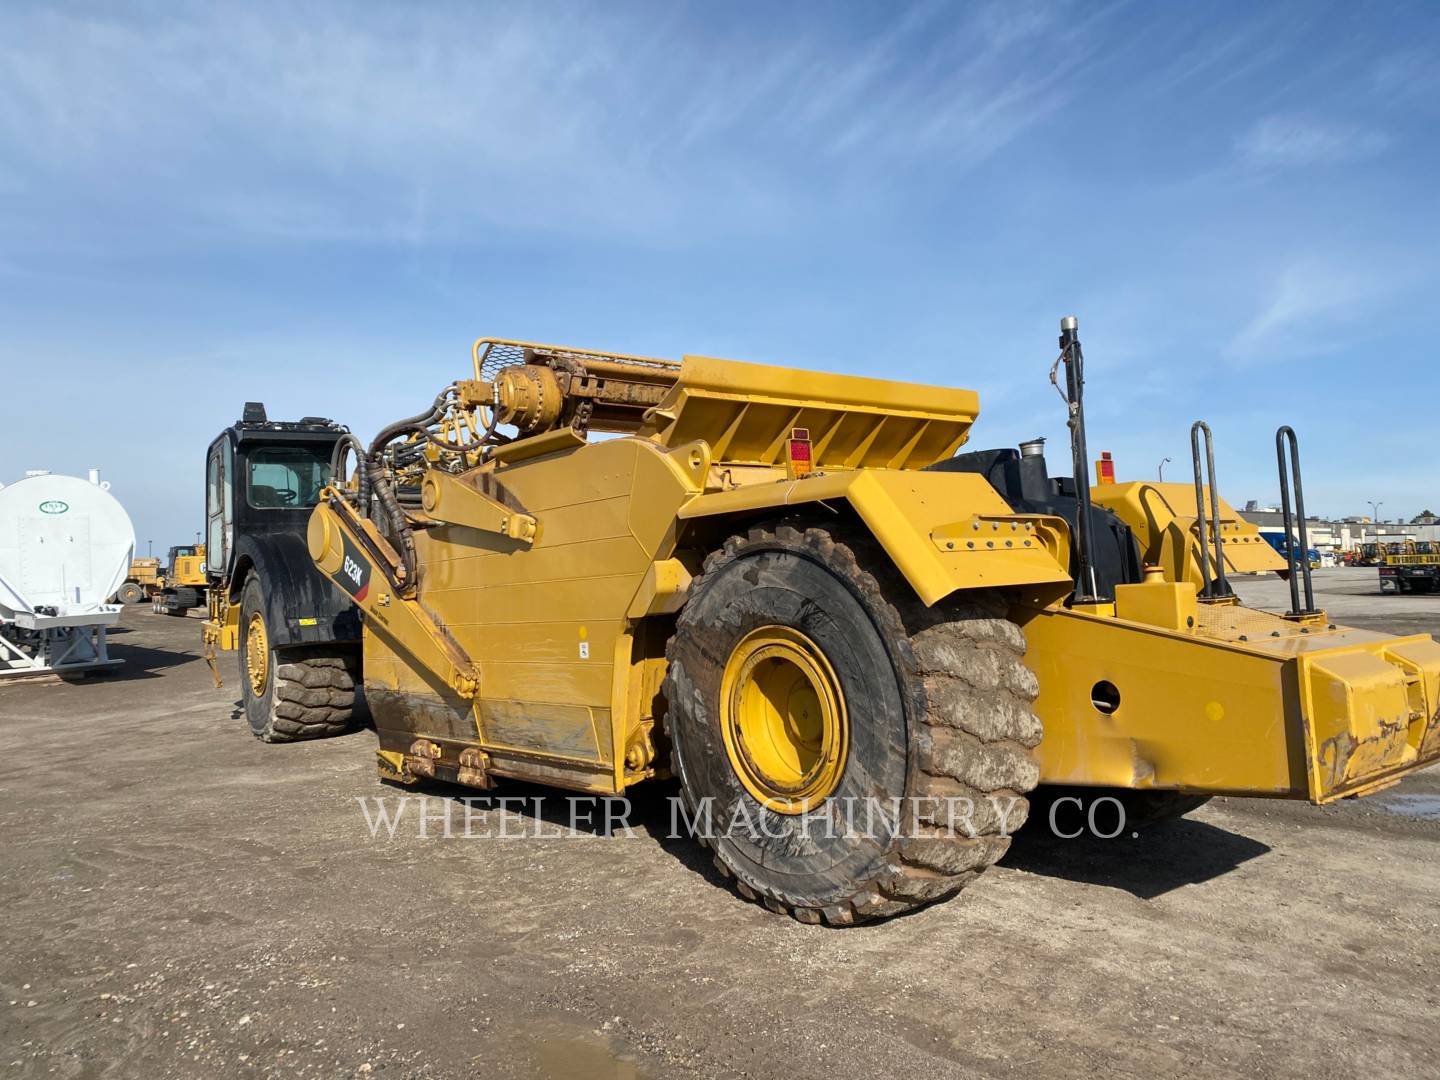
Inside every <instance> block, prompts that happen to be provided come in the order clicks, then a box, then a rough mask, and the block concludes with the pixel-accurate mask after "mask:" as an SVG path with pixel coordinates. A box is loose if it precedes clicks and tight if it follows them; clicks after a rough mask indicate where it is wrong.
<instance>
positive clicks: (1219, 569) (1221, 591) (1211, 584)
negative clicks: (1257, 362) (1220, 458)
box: [1190, 420, 1235, 600]
mask: <svg viewBox="0 0 1440 1080" xmlns="http://www.w3.org/2000/svg"><path fill="white" fill-rule="evenodd" d="M1202 431H1203V432H1204V433H1205V464H1206V467H1207V472H1206V474H1205V475H1206V476H1207V477H1208V479H1209V487H1210V531H1211V532H1213V533H1214V536H1215V577H1214V578H1213V579H1212V578H1211V577H1210V538H1209V537H1208V536H1207V535H1206V522H1205V488H1204V486H1203V485H1202V484H1201V482H1200V478H1201V472H1200V433H1201V432H1202ZM1190 458H1191V462H1192V464H1193V465H1194V467H1195V528H1196V530H1197V531H1198V532H1199V534H1200V579H1201V581H1202V582H1203V585H1202V587H1201V589H1200V596H1201V598H1202V599H1205V600H1219V599H1222V598H1224V597H1227V596H1233V595H1235V594H1234V591H1233V590H1232V589H1231V588H1230V582H1229V581H1228V580H1227V579H1226V577H1225V537H1224V536H1223V535H1221V532H1220V493H1219V491H1218V490H1217V488H1216V485H1215V440H1214V437H1213V436H1212V435H1211V434H1210V425H1209V424H1207V423H1206V422H1205V421H1204V420H1196V421H1195V423H1193V424H1191V425H1190Z"/></svg>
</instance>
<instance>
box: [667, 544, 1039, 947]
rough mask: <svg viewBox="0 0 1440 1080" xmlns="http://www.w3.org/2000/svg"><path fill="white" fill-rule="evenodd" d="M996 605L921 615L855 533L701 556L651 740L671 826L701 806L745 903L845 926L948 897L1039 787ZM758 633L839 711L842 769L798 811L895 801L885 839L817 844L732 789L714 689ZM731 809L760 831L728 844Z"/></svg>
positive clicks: (1018, 671)
mask: <svg viewBox="0 0 1440 1080" xmlns="http://www.w3.org/2000/svg"><path fill="white" fill-rule="evenodd" d="M1008 609H1009V602H1008V600H1007V598H1006V597H1005V596H1003V595H998V594H996V593H974V594H967V595H965V596H964V597H963V598H961V599H956V600H953V601H945V602H942V603H941V604H938V605H936V606H935V607H934V608H926V607H925V606H924V605H923V604H922V603H921V602H920V600H919V599H918V598H917V597H916V596H915V594H914V591H913V590H912V589H911V587H910V586H909V584H908V583H907V582H906V581H905V580H904V579H903V578H902V577H901V576H900V575H899V574H898V572H897V571H896V570H895V569H894V567H893V565H892V564H891V562H890V561H889V559H888V557H887V556H885V554H884V553H883V551H881V550H880V549H879V547H878V545H876V544H875V542H874V541H873V539H871V537H870V536H869V534H868V533H866V532H865V531H864V530H862V529H861V528H859V527H858V526H855V525H840V526H837V525H834V524H830V523H827V524H826V525H824V526H820V525H816V524H815V523H813V522H803V521H788V522H781V523H775V524H770V525H765V526H759V527H756V528H753V529H751V530H750V531H749V533H748V534H747V535H745V536H735V537H731V538H730V539H729V540H727V541H726V542H725V544H724V547H723V549H722V550H719V551H716V552H714V553H713V554H711V555H710V557H709V558H708V559H707V560H706V561H705V565H704V568H703V571H702V574H701V576H700V577H699V579H698V580H697V582H696V584H695V586H694V588H693V590H692V593H691V596H690V599H689V601H688V602H687V604H686V606H685V607H684V609H683V610H682V611H681V613H680V616H679V619H678V622H677V626H676V631H675V634H674V635H673V637H672V638H671V640H670V643H669V646H668V648H667V658H668V661H669V670H668V673H667V676H666V682H665V687H664V696H665V699H666V701H667V710H668V711H667V716H666V727H667V729H668V732H669V736H670V739H671V741H672V746H673V755H672V765H673V768H674V771H675V773H676V775H677V777H678V778H679V780H680V784H681V797H682V799H683V800H684V803H685V807H686V812H687V814H688V815H689V816H690V819H691V821H692V822H693V821H701V822H703V821H705V820H706V817H705V809H704V808H705V807H706V806H707V800H708V808H709V817H708V820H709V822H710V823H711V831H710V834H709V836H708V837H706V836H704V835H703V834H702V839H701V842H702V843H708V844H709V846H710V847H712V849H713V851H714V854H715V864H716V867H717V868H718V869H719V870H720V872H721V873H723V874H725V875H726V876H727V877H729V878H732V879H733V881H734V884H735V887H736V889H737V890H738V891H739V892H740V893H741V894H742V895H743V896H745V897H747V898H748V899H752V900H759V901H761V902H763V903H764V904H765V905H766V906H767V907H769V908H770V909H771V910H774V911H777V912H782V913H788V914H791V915H793V916H794V917H795V918H797V919H799V920H801V921H802V922H810V923H817V922H821V921H822V920H823V921H825V922H828V923H831V924H834V925H849V924H852V923H856V922H862V921H866V920H870V919H875V918H883V917H887V916H891V915H896V914H899V913H901V912H904V911H908V910H911V909H914V908H917V907H920V906H923V905H925V904H928V903H932V902H934V901H937V900H941V899H945V898H947V897H950V896H953V895H954V894H955V893H956V892H958V891H959V890H960V889H961V888H963V887H964V886H965V885H967V884H968V883H969V882H970V881H972V880H974V879H975V878H976V877H977V876H978V875H979V874H980V873H981V872H982V871H983V870H984V869H985V868H986V867H988V866H990V865H991V864H992V863H994V862H995V861H996V860H997V859H999V858H1000V857H1001V856H1002V855H1003V854H1004V853H1005V851H1006V850H1007V849H1008V847H1009V843H1010V840H1009V837H1010V835H1011V834H1012V833H1013V832H1014V831H1015V830H1017V829H1018V828H1020V826H1021V825H1022V824H1024V821H1025V817H1026V813H1027V803H1026V799H1025V795H1026V793H1027V792H1029V791H1030V790H1031V789H1032V788H1033V787H1034V786H1035V783H1036V781H1037V779H1038V777H1039V769H1038V766H1037V764H1036V761H1035V757H1034V753H1033V751H1034V748H1035V747H1036V746H1037V745H1038V744H1039V742H1040V735H1041V729H1040V721H1039V718H1038V717H1037V716H1036V715H1035V714H1034V712H1033V709H1032V703H1033V702H1034V699H1035V697H1036V695H1037V694H1038V692H1039V685H1038V683H1037V681H1036V679H1035V676H1034V674H1033V673H1032V672H1031V671H1030V669H1029V668H1028V667H1026V666H1025V663H1024V654H1025V639H1024V635H1023V633H1022V631H1021V630H1020V628H1019V627H1018V626H1017V625H1016V624H1015V623H1014V622H1012V621H1011V620H1010V619H1009V618H1008V615H1007V612H1008ZM766 625H769V626H784V627H790V628H793V629H794V630H797V631H800V632H802V633H803V634H805V635H806V636H808V637H809V638H810V639H811V640H812V641H813V642H814V643H815V644H816V645H817V646H818V647H819V649H820V650H821V652H822V653H823V654H824V655H825V657H826V659H827V660H828V662H829V663H830V665H831V667H832V668H833V670H834V673H835V676H836V679H837V681H838V683H839V685H840V689H841V690H842V692H843V695H844V700H845V705H846V709H847V711H848V717H849V721H848V728H849V749H848V757H847V760H846V763H845V767H844V772H843V774H842V775H841V777H840V779H839V783H838V787H837V788H836V789H835V790H834V793H833V795H832V796H831V797H829V798H827V799H826V800H825V802H824V804H823V805H822V806H821V807H820V808H819V810H818V811H814V810H812V811H811V813H812V815H813V814H815V813H817V812H818V813H831V812H833V813H838V812H839V810H838V809H832V808H839V807H842V806H844V805H846V804H845V802H844V800H846V799H851V800H855V799H858V800H860V803H861V804H862V805H863V804H865V803H866V802H867V801H868V802H874V801H875V800H882V801H883V800H891V799H896V798H902V797H903V798H905V799H907V800H910V801H907V803H906V804H905V806H906V809H905V810H904V811H903V813H902V814H901V815H900V818H901V819H902V820H901V821H900V822H899V825H900V827H899V828H898V829H890V830H885V829H882V830H880V831H879V832H878V833H877V832H875V831H874V830H868V829H865V830H860V835H854V834H853V833H851V834H848V835H847V832H846V830H844V829H837V830H836V835H826V834H825V832H824V830H821V832H820V835H819V836H818V838H817V837H816V835H815V832H814V831H813V830H808V829H801V828H799V827H798V824H797V823H798V821H799V819H798V818H796V817H794V816H790V815H786V814H781V813H777V812H775V811H774V810H770V809H768V808H766V806H765V805H763V804H762V803H761V802H760V801H759V800H757V799H756V798H755V797H754V796H753V795H752V794H751V792H750V791H748V790H747V789H746V787H745V786H744V784H743V783H742V782H741V781H740V779H739V778H738V776H737V773H736V769H735V767H734V766H733V765H732V764H731V761H730V758H729V757H728V756H727V752H726V748H725V745H724V743H723V736H722V732H721V724H722V719H721V703H720V696H721V682H722V678H723V673H724V671H725V667H726V663H727V659H728V657H729V655H730V653H731V650H732V649H733V648H734V647H735V644H736V643H737V642H738V641H740V640H741V639H743V638H744V636H745V635H746V634H747V633H751V632H753V630H754V628H756V627H760V626H766ZM852 805H853V804H852ZM957 808H958V809H957ZM967 811H968V813H967ZM737 813H743V814H744V815H745V820H747V821H751V820H753V821H756V822H758V824H759V825H760V830H759V831H758V833H756V832H745V831H742V832H741V833H739V834H736V833H735V832H734V831H733V830H728V829H727V828H726V826H727V825H729V824H730V823H731V822H732V821H733V820H737V818H736V817H735V815H736V814H737Z"/></svg>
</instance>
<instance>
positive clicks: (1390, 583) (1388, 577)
mask: <svg viewBox="0 0 1440 1080" xmlns="http://www.w3.org/2000/svg"><path fill="white" fill-rule="evenodd" d="M1385 548H1386V552H1385V554H1384V555H1381V556H1380V562H1379V565H1380V591H1381V592H1382V593H1432V592H1437V591H1440V545H1437V544H1435V543H1433V542H1431V541H1429V540H1412V541H1407V542H1406V543H1404V544H1386V545H1385ZM1392 549H1393V550H1392Z"/></svg>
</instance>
